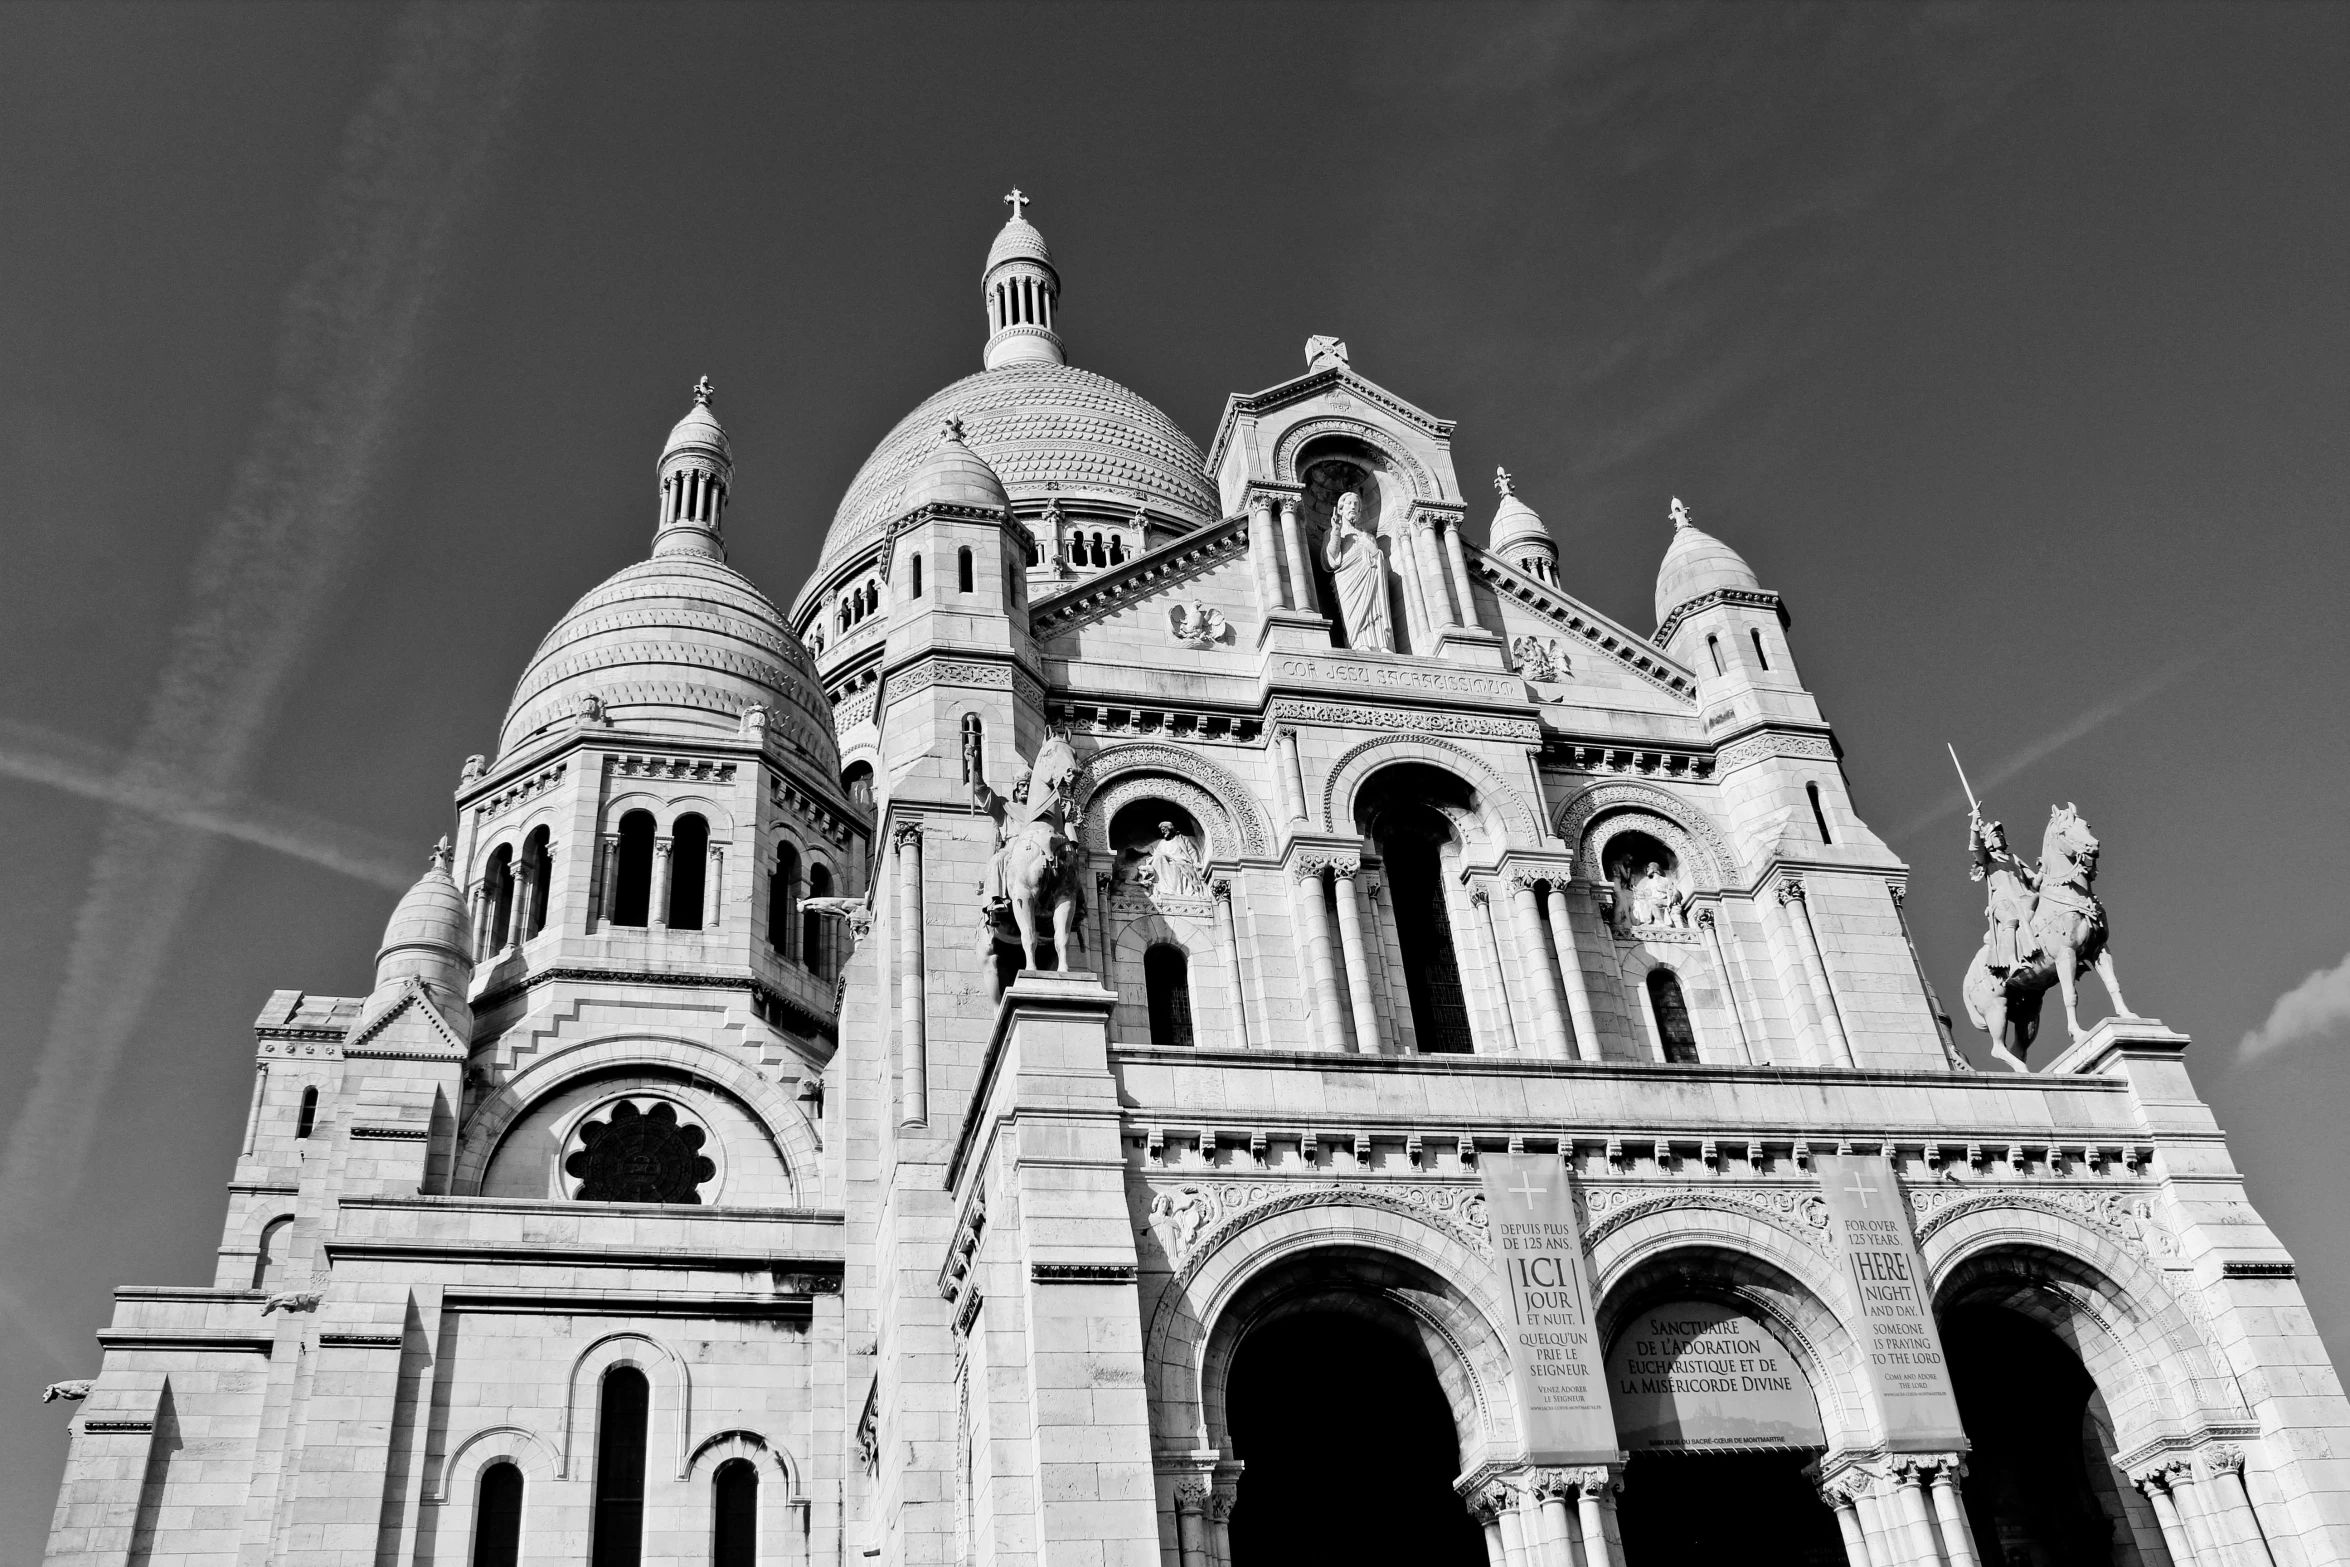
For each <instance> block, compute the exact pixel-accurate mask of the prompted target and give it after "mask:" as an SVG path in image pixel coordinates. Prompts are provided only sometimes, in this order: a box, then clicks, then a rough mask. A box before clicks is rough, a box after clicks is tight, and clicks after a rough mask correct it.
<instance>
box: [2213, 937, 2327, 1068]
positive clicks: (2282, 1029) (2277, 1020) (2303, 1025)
mask: <svg viewBox="0 0 2350 1567" xmlns="http://www.w3.org/2000/svg"><path fill="white" fill-rule="evenodd" d="M2345 1029H2350V957H2345V958H2343V959H2342V961H2341V962H2339V963H2337V964H2335V965H2334V966H2333V967H2332V968H2321V969H2319V970H2317V971H2316V972H2314V973H2312V974H2311V975H2310V976H2309V977H2308V978H2307V979H2305V980H2303V981H2302V982H2301V983H2300V984H2298V985H2295V986H2294V987H2293V988H2292V989H2291V990H2288V991H2286V992H2285V993H2284V994H2283V995H2281V996H2279V997H2277V1004H2276V1005H2275V1006H2273V1007H2270V1008H2269V1009H2268V1021H2267V1022H2265V1023H2263V1024H2261V1025H2260V1026H2259V1027H2258V1028H2256V1029H2254V1030H2253V1031H2252V1032H2251V1033H2249V1034H2246V1035H2245V1036H2244V1040H2243V1043H2242V1044H2240V1045H2238V1046H2237V1047H2236V1056H2237V1058H2238V1059H2239V1060H2243V1061H2252V1060H2257V1059H2258V1058H2259V1057H2261V1056H2264V1055H2267V1054H2268V1053H2269V1052H2270V1051H2272V1050H2279V1049H2282V1048H2283V1047H2284V1046H2286V1045H2297V1044H2299V1043H2301V1042H2302V1041H2303V1040H2305V1039H2323V1038H2324V1037H2326V1036H2327V1035H2328V1034H2333V1033H2336V1032H2340V1031H2343V1030H2345Z"/></svg>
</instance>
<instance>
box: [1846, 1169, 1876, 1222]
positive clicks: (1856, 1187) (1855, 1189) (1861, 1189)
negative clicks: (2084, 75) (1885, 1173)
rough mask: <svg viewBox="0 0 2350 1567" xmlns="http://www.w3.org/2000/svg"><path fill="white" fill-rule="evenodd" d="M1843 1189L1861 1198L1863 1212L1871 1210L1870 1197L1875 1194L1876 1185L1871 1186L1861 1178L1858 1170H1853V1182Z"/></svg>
mask: <svg viewBox="0 0 2350 1567" xmlns="http://www.w3.org/2000/svg"><path fill="white" fill-rule="evenodd" d="M1841 1189H1842V1190H1844V1191H1848V1192H1851V1193H1852V1194H1853V1195H1854V1196H1856V1197H1858V1198H1859V1199H1860V1211H1861V1212H1863V1213H1866V1212H1868V1211H1869V1198H1871V1197H1872V1196H1874V1195H1875V1194H1876V1191H1877V1188H1876V1187H1874V1186H1871V1185H1870V1184H1868V1183H1867V1182H1866V1181H1864V1180H1862V1179H1861V1178H1860V1172H1859V1171H1858V1170H1855V1171H1853V1172H1852V1184H1851V1185H1850V1186H1846V1187H1843V1188H1841Z"/></svg>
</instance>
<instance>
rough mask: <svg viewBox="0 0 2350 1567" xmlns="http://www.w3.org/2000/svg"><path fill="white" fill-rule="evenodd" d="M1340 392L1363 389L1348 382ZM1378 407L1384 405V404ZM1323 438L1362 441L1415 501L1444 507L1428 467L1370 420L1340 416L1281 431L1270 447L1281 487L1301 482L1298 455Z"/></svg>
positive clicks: (1359, 392) (1353, 392)
mask: <svg viewBox="0 0 2350 1567" xmlns="http://www.w3.org/2000/svg"><path fill="white" fill-rule="evenodd" d="M1339 390H1342V391H1344V392H1346V393H1348V394H1350V395H1354V396H1361V395H1362V394H1363V392H1364V388H1362V387H1361V386H1357V385H1354V384H1352V383H1351V382H1350V383H1348V384H1347V385H1345V386H1343V387H1341V388H1339ZM1368 400H1369V401H1371V402H1373V403H1374V404H1379V400H1378V399H1376V398H1371V399H1368ZM1379 405H1380V406H1384V405H1383V404H1379ZM1398 411H1400V410H1398ZM1326 435H1342V436H1345V437H1347V438H1348V439H1350V440H1356V441H1360V442H1362V443H1363V444H1364V445H1365V446H1368V447H1370V448H1371V450H1373V451H1374V452H1377V453H1378V454H1379V456H1380V457H1382V458H1384V459H1385V460H1386V461H1387V462H1388V463H1390V464H1392V465H1393V466H1394V468H1395V471H1396V472H1398V473H1400V474H1402V475H1403V476H1404V477H1405V478H1406V479H1407V480H1409V481H1410V483H1411V486H1412V499H1413V500H1414V501H1436V502H1438V503H1439V504H1443V497H1442V494H1441V492H1440V490H1439V488H1438V486H1437V483H1436V479H1435V476H1434V475H1433V474H1431V473H1429V471H1428V469H1427V467H1426V466H1425V465H1424V464H1422V463H1421V461H1420V460H1419V459H1418V458H1417V457H1414V456H1413V455H1412V454H1411V453H1410V452H1409V451H1408V450H1406V449H1405V448H1404V446H1403V444H1402V443H1401V442H1400V441H1398V440H1396V438H1395V436H1394V434H1393V433H1392V432H1391V431H1389V430H1387V429H1385V428H1383V427H1382V426H1380V425H1379V424H1377V423H1375V422H1373V421H1371V420H1369V419H1357V418H1349V417H1347V416H1345V415H1340V414H1324V415H1323V416H1321V417H1320V418H1316V419H1301V420H1299V421H1298V422H1297V423H1296V424H1293V425H1291V426H1290V427H1289V428H1288V429H1286V430H1283V431H1282V432H1281V437H1280V439H1279V440H1278V441H1277V442H1276V443H1275V444H1274V447H1273V472H1274V475H1275V477H1276V478H1278V479H1279V480H1280V481H1281V482H1282V483H1284V484H1298V483H1302V482H1303V481H1302V480H1301V479H1300V478H1299V477H1298V470H1297V457H1298V453H1299V452H1301V451H1303V450H1304V449H1305V448H1306V447H1307V446H1308V445H1310V444H1311V443H1313V442H1315V441H1318V440H1320V439H1321V438H1322V437H1323V436H1326Z"/></svg>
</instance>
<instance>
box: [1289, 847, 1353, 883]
mask: <svg viewBox="0 0 2350 1567" xmlns="http://www.w3.org/2000/svg"><path fill="white" fill-rule="evenodd" d="M1362 869H1363V857H1362V856H1361V855H1359V854H1334V853H1330V852H1328V851H1323V852H1319V853H1313V854H1300V855H1297V856H1295V857H1294V858H1292V859H1291V860H1290V862H1289V873H1290V874H1291V875H1292V876H1295V877H1296V878H1297V879H1298V880H1299V881H1320V880H1321V879H1322V873H1323V872H1324V871H1328V872H1330V873H1331V874H1332V875H1334V876H1337V877H1338V878H1339V879H1341V880H1351V879H1353V878H1354V877H1356V876H1358V875H1360V874H1362Z"/></svg>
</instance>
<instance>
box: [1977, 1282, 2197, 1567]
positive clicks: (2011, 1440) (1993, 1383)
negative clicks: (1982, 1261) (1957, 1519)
mask: <svg viewBox="0 0 2350 1567" xmlns="http://www.w3.org/2000/svg"><path fill="white" fill-rule="evenodd" d="M1942 1346H1943V1351H1944V1353H1945V1354H1947V1355H1948V1356H1949V1358H1950V1373H1951V1382H1952V1384H1953V1386H1954V1387H1955V1389H1956V1391H1957V1393H1958V1411H1959V1416H1960V1418H1961V1419H1962V1420H1963V1421H1965V1423H1966V1429H1967V1436H1968V1438H1969V1439H1970V1440H1971V1441H1972V1442H1973V1443H1974V1451H1973V1452H1971V1453H1969V1454H1968V1455H1967V1481H1966V1501H1967V1521H1968V1522H1969V1524H1971V1525H1972V1527H1973V1529H1974V1535H1975V1546H1976V1550H1977V1552H1978V1553H1979V1555H1980V1556H1981V1558H1982V1559H1983V1561H1985V1562H1986V1563H1996V1564H1998V1567H2070V1564H2072V1563H2075V1562H2096V1563H2100V1564H2103V1563H2108V1562H2110V1563H2113V1564H2115V1567H2161V1560H2162V1559H2161V1557H2160V1556H2156V1557H2154V1558H2153V1559H2151V1560H2150V1559H2149V1558H2148V1556H2147V1555H2146V1554H2145V1553H2144V1552H2143V1551H2141V1549H2140V1543H2141V1541H2140V1530H2141V1529H2143V1530H2144V1532H2145V1543H2146V1545H2148V1546H2149V1547H2152V1546H2153V1544H2154V1542H2155V1541H2156V1540H2158V1539H2159V1538H2160V1527H2161V1526H2160V1524H2159V1522H2158V1521H2157V1520H2155V1519H2154V1518H2152V1517H2151V1516H2148V1517H2145V1518H2138V1517H2134V1516H2133V1515H2134V1514H2135V1513H2137V1512H2139V1511H2141V1510H2142V1509H2143V1507H2144V1503H2143V1501H2142V1500H2141V1499H2140V1498H2138V1497H2137V1496H2136V1494H2135V1493H2133V1492H2130V1491H2128V1490H2127V1489H2126V1488H2125V1487H2124V1486H2123V1485H2122V1484H2121V1483H2120V1476H2119V1475H2117V1474H2116V1473H2115V1472H2114V1468H2113V1451H2114V1444H2113V1421H2112V1417H2111V1416H2110V1415H2109V1414H2108V1413H2107V1412H2106V1410H2105V1403H2104V1400H2103V1399H2101V1398H2100V1397H2099V1396H2098V1394H2097V1385H2096V1383H2095V1382H2094V1381H2092V1380H2091V1379H2090V1376H2089V1373H2088V1372H2087V1371H2086V1370H2084V1369H2083V1368H2082V1365H2081V1362H2080V1361H2079V1360H2078V1359H2077V1358H2076V1357H2075V1356H2074V1354H2073V1352H2072V1351H2071V1350H2070V1349H2068V1348H2066V1347H2065V1345H2064V1344H2063V1343H2062V1342H2060V1341H2059V1340H2058V1339H2057V1337H2056V1335H2055V1334H2053V1333H2051V1332H2049V1331H2048V1329H2046V1328H2044V1327H2042V1326H2041V1325H2040V1324H2039V1323H2036V1322H2033V1321H2031V1320H2030V1319H2028V1318H2026V1317H2023V1316H2021V1315H2018V1314H2017V1313H2015V1312H2013V1311H2008V1310H2006V1309H2004V1308H2002V1307H1999V1306H1995V1305H1990V1304H1986V1303H1981V1302H1976V1303H1972V1304H1967V1305H1960V1306H1955V1307H1952V1308H1950V1309H1949V1310H1948V1311H1946V1312H1945V1313H1944V1315H1943V1318H1942Z"/></svg>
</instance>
